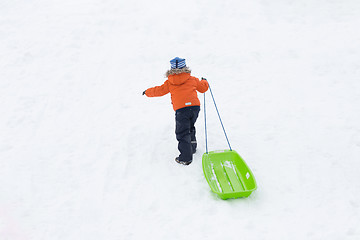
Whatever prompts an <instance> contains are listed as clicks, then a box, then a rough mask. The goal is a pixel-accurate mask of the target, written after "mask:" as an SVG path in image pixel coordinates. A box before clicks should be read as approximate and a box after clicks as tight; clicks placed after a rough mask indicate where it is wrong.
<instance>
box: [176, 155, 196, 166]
mask: <svg viewBox="0 0 360 240" xmlns="http://www.w3.org/2000/svg"><path fill="white" fill-rule="evenodd" d="M175 161H176V162H177V163H180V164H183V165H189V164H190V163H191V162H192V160H190V161H181V160H180V159H179V157H176V158H175Z"/></svg>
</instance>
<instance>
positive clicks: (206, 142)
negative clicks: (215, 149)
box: [204, 82, 232, 154]
mask: <svg viewBox="0 0 360 240" xmlns="http://www.w3.org/2000/svg"><path fill="white" fill-rule="evenodd" d="M208 85H209V90H210V93H211V97H212V100H213V102H214V106H215V109H216V112H217V115H218V117H219V120H220V123H221V126H222V129H223V131H224V134H225V138H226V141H227V143H228V145H229V148H230V151H232V148H231V145H230V142H229V139H228V137H227V134H226V131H225V127H224V124H223V122H222V120H221V117H220V113H219V110H218V107H217V105H216V102H215V98H214V95H213V93H212V90H211V87H210V84H209V82H208ZM204 119H205V144H206V154H207V153H208V141H207V126H206V99H205V93H204Z"/></svg>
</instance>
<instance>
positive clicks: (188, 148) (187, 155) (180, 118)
mask: <svg viewBox="0 0 360 240" xmlns="http://www.w3.org/2000/svg"><path fill="white" fill-rule="evenodd" d="M199 112H200V107H199V106H191V107H185V108H180V109H178V110H176V112H175V120H176V129H175V134H176V139H177V140H178V141H179V144H178V149H179V151H180V155H179V160H180V161H192V156H193V153H194V152H195V151H196V147H197V143H196V136H195V134H196V130H195V122H196V119H197V118H198V115H199Z"/></svg>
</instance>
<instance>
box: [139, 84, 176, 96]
mask: <svg viewBox="0 0 360 240" xmlns="http://www.w3.org/2000/svg"><path fill="white" fill-rule="evenodd" d="M169 92H170V90H169V83H168V80H166V81H165V82H164V84H163V85H161V86H156V87H152V88H148V89H146V90H145V91H144V92H143V95H144V94H145V95H146V96H148V97H161V96H164V95H165V94H168V93H169Z"/></svg>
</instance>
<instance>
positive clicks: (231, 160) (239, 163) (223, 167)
mask: <svg viewBox="0 0 360 240" xmlns="http://www.w3.org/2000/svg"><path fill="white" fill-rule="evenodd" d="M202 167H203V171H204V175H205V178H206V180H207V182H208V183H209V186H210V188H211V190H212V191H213V192H214V193H216V194H217V195H218V196H219V197H220V198H221V199H228V198H239V197H248V196H249V195H250V194H251V193H252V192H253V191H255V190H256V188H257V185H256V181H255V178H254V175H253V173H252V172H251V170H250V168H249V167H248V166H247V165H246V163H245V161H244V160H243V159H242V158H241V157H240V155H239V154H238V153H237V152H236V151H234V150H220V151H212V152H208V153H204V154H203V156H202Z"/></svg>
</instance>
